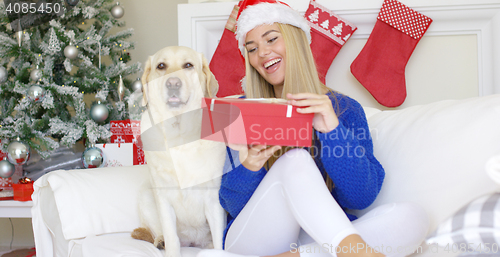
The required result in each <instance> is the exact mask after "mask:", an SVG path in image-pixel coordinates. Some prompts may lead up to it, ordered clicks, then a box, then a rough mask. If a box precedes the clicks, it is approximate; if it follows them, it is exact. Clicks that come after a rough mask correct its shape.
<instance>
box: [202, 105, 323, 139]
mask: <svg viewBox="0 0 500 257" xmlns="http://www.w3.org/2000/svg"><path fill="white" fill-rule="evenodd" d="M203 104H204V105H203V107H204V108H203V119H202V133H201V138H202V139H206V140H214V141H220V142H227V143H230V144H247V145H255V144H263V145H280V146H306V147H310V146H311V140H312V133H313V127H312V120H313V117H314V114H312V113H310V114H302V113H298V112H297V107H296V106H292V105H288V104H286V100H283V99H235V98H217V99H215V98H205V99H204V101H203Z"/></svg>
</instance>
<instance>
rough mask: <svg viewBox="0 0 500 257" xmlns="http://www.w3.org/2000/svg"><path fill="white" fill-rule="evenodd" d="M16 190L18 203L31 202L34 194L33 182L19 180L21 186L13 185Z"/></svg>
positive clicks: (26, 179)
mask: <svg viewBox="0 0 500 257" xmlns="http://www.w3.org/2000/svg"><path fill="white" fill-rule="evenodd" d="M12 188H13V189H14V200H16V201H31V195H32V194H33V191H34V190H33V180H31V179H30V178H27V177H24V178H20V179H19V184H12Z"/></svg>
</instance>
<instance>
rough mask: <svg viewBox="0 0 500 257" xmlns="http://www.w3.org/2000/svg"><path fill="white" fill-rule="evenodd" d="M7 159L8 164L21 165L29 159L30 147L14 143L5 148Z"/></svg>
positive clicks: (21, 143) (18, 142) (19, 142)
mask: <svg viewBox="0 0 500 257" xmlns="http://www.w3.org/2000/svg"><path fill="white" fill-rule="evenodd" d="M7 157H8V158H9V162H10V163H12V164H14V165H23V164H25V163H26V162H27V161H28V160H29V158H30V147H29V146H28V145H27V144H25V143H23V142H21V141H14V142H12V143H10V144H9V146H8V147H7Z"/></svg>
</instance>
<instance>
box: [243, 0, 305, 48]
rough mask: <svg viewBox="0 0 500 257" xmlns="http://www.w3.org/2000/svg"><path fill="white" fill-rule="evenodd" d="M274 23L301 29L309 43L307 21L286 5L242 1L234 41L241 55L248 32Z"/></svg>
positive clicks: (268, 0) (273, 0)
mask: <svg viewBox="0 0 500 257" xmlns="http://www.w3.org/2000/svg"><path fill="white" fill-rule="evenodd" d="M275 22H278V23H282V24H290V25H292V26H295V27H298V28H300V29H302V30H303V31H304V32H305V33H306V36H307V39H308V40H309V42H311V28H310V27H309V24H308V23H307V20H306V19H305V18H304V16H302V15H301V14H300V13H299V12H297V11H296V10H294V9H292V8H291V7H290V6H288V5H287V4H285V3H283V2H280V1H276V0H244V1H242V3H241V5H240V9H239V13H238V18H237V23H236V40H238V48H239V49H240V51H241V53H242V54H243V53H244V52H243V51H244V48H245V38H246V35H247V33H248V32H249V31H250V30H252V29H254V28H255V27H257V26H260V25H263V24H269V25H271V24H273V23H275Z"/></svg>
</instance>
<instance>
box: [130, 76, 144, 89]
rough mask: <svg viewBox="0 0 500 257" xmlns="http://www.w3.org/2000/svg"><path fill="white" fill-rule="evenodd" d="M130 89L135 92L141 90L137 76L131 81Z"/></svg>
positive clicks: (140, 83) (139, 79)
mask: <svg viewBox="0 0 500 257" xmlns="http://www.w3.org/2000/svg"><path fill="white" fill-rule="evenodd" d="M132 90H133V91H134V92H135V91H138V90H141V91H142V82H141V78H137V79H136V80H135V81H134V82H132Z"/></svg>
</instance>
